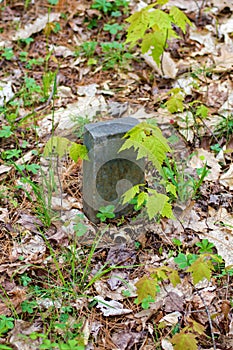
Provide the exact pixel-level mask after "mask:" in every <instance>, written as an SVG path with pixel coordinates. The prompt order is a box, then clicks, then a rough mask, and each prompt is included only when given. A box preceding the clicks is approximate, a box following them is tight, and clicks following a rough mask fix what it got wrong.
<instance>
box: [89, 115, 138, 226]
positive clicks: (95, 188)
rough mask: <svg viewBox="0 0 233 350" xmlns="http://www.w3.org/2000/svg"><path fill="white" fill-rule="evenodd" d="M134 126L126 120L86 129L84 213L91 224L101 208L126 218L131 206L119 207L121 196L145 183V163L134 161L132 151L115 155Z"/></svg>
mask: <svg viewBox="0 0 233 350" xmlns="http://www.w3.org/2000/svg"><path fill="white" fill-rule="evenodd" d="M137 124H138V120H137V119H134V118H130V117H127V118H119V119H117V120H116V119H114V120H109V121H104V122H99V123H93V124H88V125H86V126H85V130H84V145H85V146H86V147H87V149H88V157H89V160H88V161H86V160H84V162H83V210H84V213H85V215H86V216H87V217H88V218H89V219H90V220H91V221H92V222H94V223H97V222H98V219H97V218H96V214H97V213H98V211H99V208H100V207H102V206H107V205H114V207H115V210H114V213H115V215H116V217H120V216H122V215H126V214H128V213H129V212H130V211H131V210H132V205H129V204H124V205H123V204H122V197H121V196H122V194H123V193H125V192H126V191H127V190H128V189H129V188H131V187H132V186H134V185H137V184H139V183H144V168H145V160H144V159H139V160H137V159H136V158H137V152H135V151H134V149H133V148H132V147H131V148H130V149H128V150H124V151H122V152H119V153H118V151H119V149H120V148H121V146H122V145H123V143H124V141H125V140H123V139H122V137H123V136H124V135H125V133H126V132H127V131H129V130H130V129H131V128H133V127H134V126H135V125H137Z"/></svg>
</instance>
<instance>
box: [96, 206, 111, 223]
mask: <svg viewBox="0 0 233 350" xmlns="http://www.w3.org/2000/svg"><path fill="white" fill-rule="evenodd" d="M114 209H115V207H114V205H107V206H106V207H100V208H99V213H98V214H97V215H96V217H97V218H99V219H100V221H101V222H105V221H106V220H107V219H113V218H114V217H115V214H114Z"/></svg>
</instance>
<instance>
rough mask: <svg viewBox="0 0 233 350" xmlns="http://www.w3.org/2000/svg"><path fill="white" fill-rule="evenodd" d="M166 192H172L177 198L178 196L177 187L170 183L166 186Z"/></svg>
mask: <svg viewBox="0 0 233 350" xmlns="http://www.w3.org/2000/svg"><path fill="white" fill-rule="evenodd" d="M166 191H167V192H170V193H171V194H173V196H174V197H176V198H177V194H176V186H175V185H173V184H172V183H168V184H167V185H166Z"/></svg>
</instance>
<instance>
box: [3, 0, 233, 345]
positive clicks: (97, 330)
mask: <svg viewBox="0 0 233 350" xmlns="http://www.w3.org/2000/svg"><path fill="white" fill-rule="evenodd" d="M148 3H149V2H147V3H144V2H142V1H140V2H138V1H130V2H127V1H125V0H118V1H113V2H111V1H105V0H93V1H84V0H82V1H72V0H71V1H62V0H60V1H55V0H53V1H52V0H49V1H45V0H44V1H36V2H33V1H24V2H23V1H22V2H18V1H13V0H12V1H2V2H1V3H0V8H1V9H0V11H1V19H0V66H1V73H0V74H1V80H0V122H1V124H0V150H1V159H0V249H1V254H0V259H1V260H0V261H1V265H0V271H1V277H0V349H25V350H27V349H145V350H149V349H165V350H166V349H224V350H227V349H232V348H233V340H232V312H231V309H232V274H233V270H232V265H233V258H232V254H231V250H232V247H233V237H232V234H233V233H232V228H233V216H232V189H233V187H232V160H231V158H232V129H233V128H232V125H233V124H232V120H233V118H232V11H233V6H232V5H231V4H226V3H225V2H223V1H218V0H212V1H190V2H188V3H187V1H182V0H179V1H178V0H171V1H169V2H168V3H167V4H165V5H164V7H162V10H163V11H164V13H165V14H168V13H169V8H170V7H171V6H173V5H175V6H177V7H178V8H179V9H181V10H182V11H183V12H184V13H185V14H186V16H187V17H188V18H189V20H190V22H191V24H192V25H191V26H187V30H186V32H185V33H182V31H181V30H180V29H179V28H178V27H177V26H174V28H173V29H174V30H175V33H176V34H177V35H179V37H173V38H172V39H171V40H170V41H169V42H168V45H167V47H166V50H165V52H164V53H162V56H160V58H159V61H160V62H161V65H160V66H159V65H158V64H156V63H155V61H154V60H153V59H152V58H151V56H150V54H148V52H144V53H142V52H141V49H140V41H139V42H137V43H135V46H133V47H132V48H130V46H129V44H125V41H126V38H127V28H129V22H127V21H126V19H127V18H128V17H129V16H130V15H132V14H135V13H137V11H139V10H140V9H142V8H143V7H144V6H146V5H147V4H148ZM166 18H167V17H166ZM142 23H143V21H142ZM142 39H143V38H142ZM162 51H163V50H162ZM157 63H159V62H157ZM128 115H130V116H133V117H135V118H137V119H138V120H139V121H140V122H147V123H150V124H149V125H151V130H154V129H153V128H154V127H155V125H157V126H159V128H160V129H161V130H162V133H163V135H164V137H165V138H166V139H167V140H168V143H169V146H170V147H171V149H172V152H171V153H170V154H168V156H167V158H166V160H165V161H164V162H163V163H162V170H163V172H162V183H161V182H160V180H161V177H160V178H159V179H160V180H159V181H158V170H157V169H155V166H154V165H153V163H151V162H150V163H149V164H148V166H147V170H146V180H147V189H146V192H144V191H141V189H140V191H141V192H139V189H138V191H137V189H135V191H134V192H132V193H133V194H136V195H137V196H136V197H135V196H134V195H132V193H131V194H128V199H130V200H132V203H133V204H134V205H135V211H134V213H133V214H132V215H127V216H125V217H122V218H121V219H114V218H113V215H112V210H113V208H110V207H109V208H101V209H100V213H99V218H100V219H101V223H99V224H95V225H94V224H92V223H91V222H89V221H88V219H87V218H85V217H84V215H83V212H82V161H81V160H78V161H77V162H74V161H73V160H72V159H70V157H68V156H67V155H65V154H64V152H63V150H61V154H60V156H59V154H56V153H54V154H53V156H52V157H46V156H45V155H44V154H43V152H44V149H45V145H46V143H47V142H48V140H49V139H50V137H51V135H55V136H57V137H64V138H67V139H68V140H70V141H75V142H76V143H78V144H79V145H81V144H82V142H83V139H82V137H83V128H84V125H85V124H86V123H89V122H93V121H94V122H95V121H102V120H108V119H113V118H121V117H123V116H128ZM146 132H147V134H146V136H148V137H150V136H153V131H152V135H150V132H148V131H146ZM59 142H60V141H59ZM64 142H65V141H64ZM63 146H64V143H63ZM152 160H153V159H152ZM164 188H165V189H166V192H167V195H168V197H169V203H170V204H171V206H172V208H173V214H174V218H167V217H163V216H161V215H160V216H159V217H158V216H155V217H154V215H152V214H151V212H153V213H154V211H153V210H154V207H155V205H156V204H155V203H154V205H150V206H149V207H148V206H147V207H146V208H143V206H142V205H143V202H144V200H145V201H146V200H147V203H148V196H147V195H145V193H149V194H150V191H153V190H155V189H156V190H158V191H159V190H161V191H164ZM143 193H144V194H143ZM152 204H153V203H152ZM148 214H149V218H150V220H149V218H148ZM150 214H151V215H150ZM132 237H133V239H132Z"/></svg>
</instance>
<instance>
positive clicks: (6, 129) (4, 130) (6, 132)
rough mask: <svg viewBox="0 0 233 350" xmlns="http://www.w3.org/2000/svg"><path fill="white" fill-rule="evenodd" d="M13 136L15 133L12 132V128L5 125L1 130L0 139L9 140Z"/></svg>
mask: <svg viewBox="0 0 233 350" xmlns="http://www.w3.org/2000/svg"><path fill="white" fill-rule="evenodd" d="M11 135H13V132H12V131H11V126H8V125H3V126H2V129H1V130H0V138H1V137H4V138H8V137H10V136H11Z"/></svg>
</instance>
